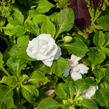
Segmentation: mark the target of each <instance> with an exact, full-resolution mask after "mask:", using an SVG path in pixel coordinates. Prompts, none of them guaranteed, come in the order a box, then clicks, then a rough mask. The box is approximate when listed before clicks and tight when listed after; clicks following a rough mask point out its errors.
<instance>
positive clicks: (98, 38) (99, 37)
mask: <svg viewBox="0 0 109 109" xmlns="http://www.w3.org/2000/svg"><path fill="white" fill-rule="evenodd" d="M93 43H94V44H95V45H96V46H97V47H102V46H103V45H104V43H105V35H104V33H103V32H102V31H97V32H96V33H95V35H94V38H93Z"/></svg>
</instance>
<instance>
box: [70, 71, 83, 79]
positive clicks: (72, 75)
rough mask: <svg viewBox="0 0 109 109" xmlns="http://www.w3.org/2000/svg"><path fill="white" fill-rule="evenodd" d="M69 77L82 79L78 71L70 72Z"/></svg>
mask: <svg viewBox="0 0 109 109" xmlns="http://www.w3.org/2000/svg"><path fill="white" fill-rule="evenodd" d="M71 78H72V79H73V80H78V79H82V75H81V74H80V73H76V72H71Z"/></svg>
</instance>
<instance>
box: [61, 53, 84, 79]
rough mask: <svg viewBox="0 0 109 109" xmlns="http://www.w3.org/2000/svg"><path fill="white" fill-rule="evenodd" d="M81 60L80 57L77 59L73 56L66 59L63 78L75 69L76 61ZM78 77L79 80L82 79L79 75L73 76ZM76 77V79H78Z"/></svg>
mask: <svg viewBox="0 0 109 109" xmlns="http://www.w3.org/2000/svg"><path fill="white" fill-rule="evenodd" d="M80 59H81V57H77V56H75V55H74V54H72V55H71V58H70V59H68V68H67V69H66V70H65V72H64V74H63V76H64V77H67V76H68V75H69V72H70V70H71V69H72V68H73V67H75V66H76V65H78V63H79V62H78V61H79V60H80ZM76 75H78V77H79V78H82V76H81V75H80V74H75V76H76ZM78 77H77V78H78Z"/></svg>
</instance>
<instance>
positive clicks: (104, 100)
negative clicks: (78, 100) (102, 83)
mask: <svg viewBox="0 0 109 109" xmlns="http://www.w3.org/2000/svg"><path fill="white" fill-rule="evenodd" d="M95 97H96V101H97V103H99V105H100V106H106V107H107V106H108V103H109V89H100V90H98V91H97V92H96V95H95Z"/></svg>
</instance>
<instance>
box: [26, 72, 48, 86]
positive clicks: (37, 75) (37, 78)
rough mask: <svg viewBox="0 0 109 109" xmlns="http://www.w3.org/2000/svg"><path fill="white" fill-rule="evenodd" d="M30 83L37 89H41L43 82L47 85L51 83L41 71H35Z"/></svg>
mask: <svg viewBox="0 0 109 109" xmlns="http://www.w3.org/2000/svg"><path fill="white" fill-rule="evenodd" d="M28 82H31V83H32V84H34V85H35V86H36V87H39V83H40V82H43V84H46V83H47V82H49V80H48V78H47V77H45V75H44V74H43V73H42V72H40V71H34V72H33V73H32V75H31V76H30V78H29V80H28Z"/></svg>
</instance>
